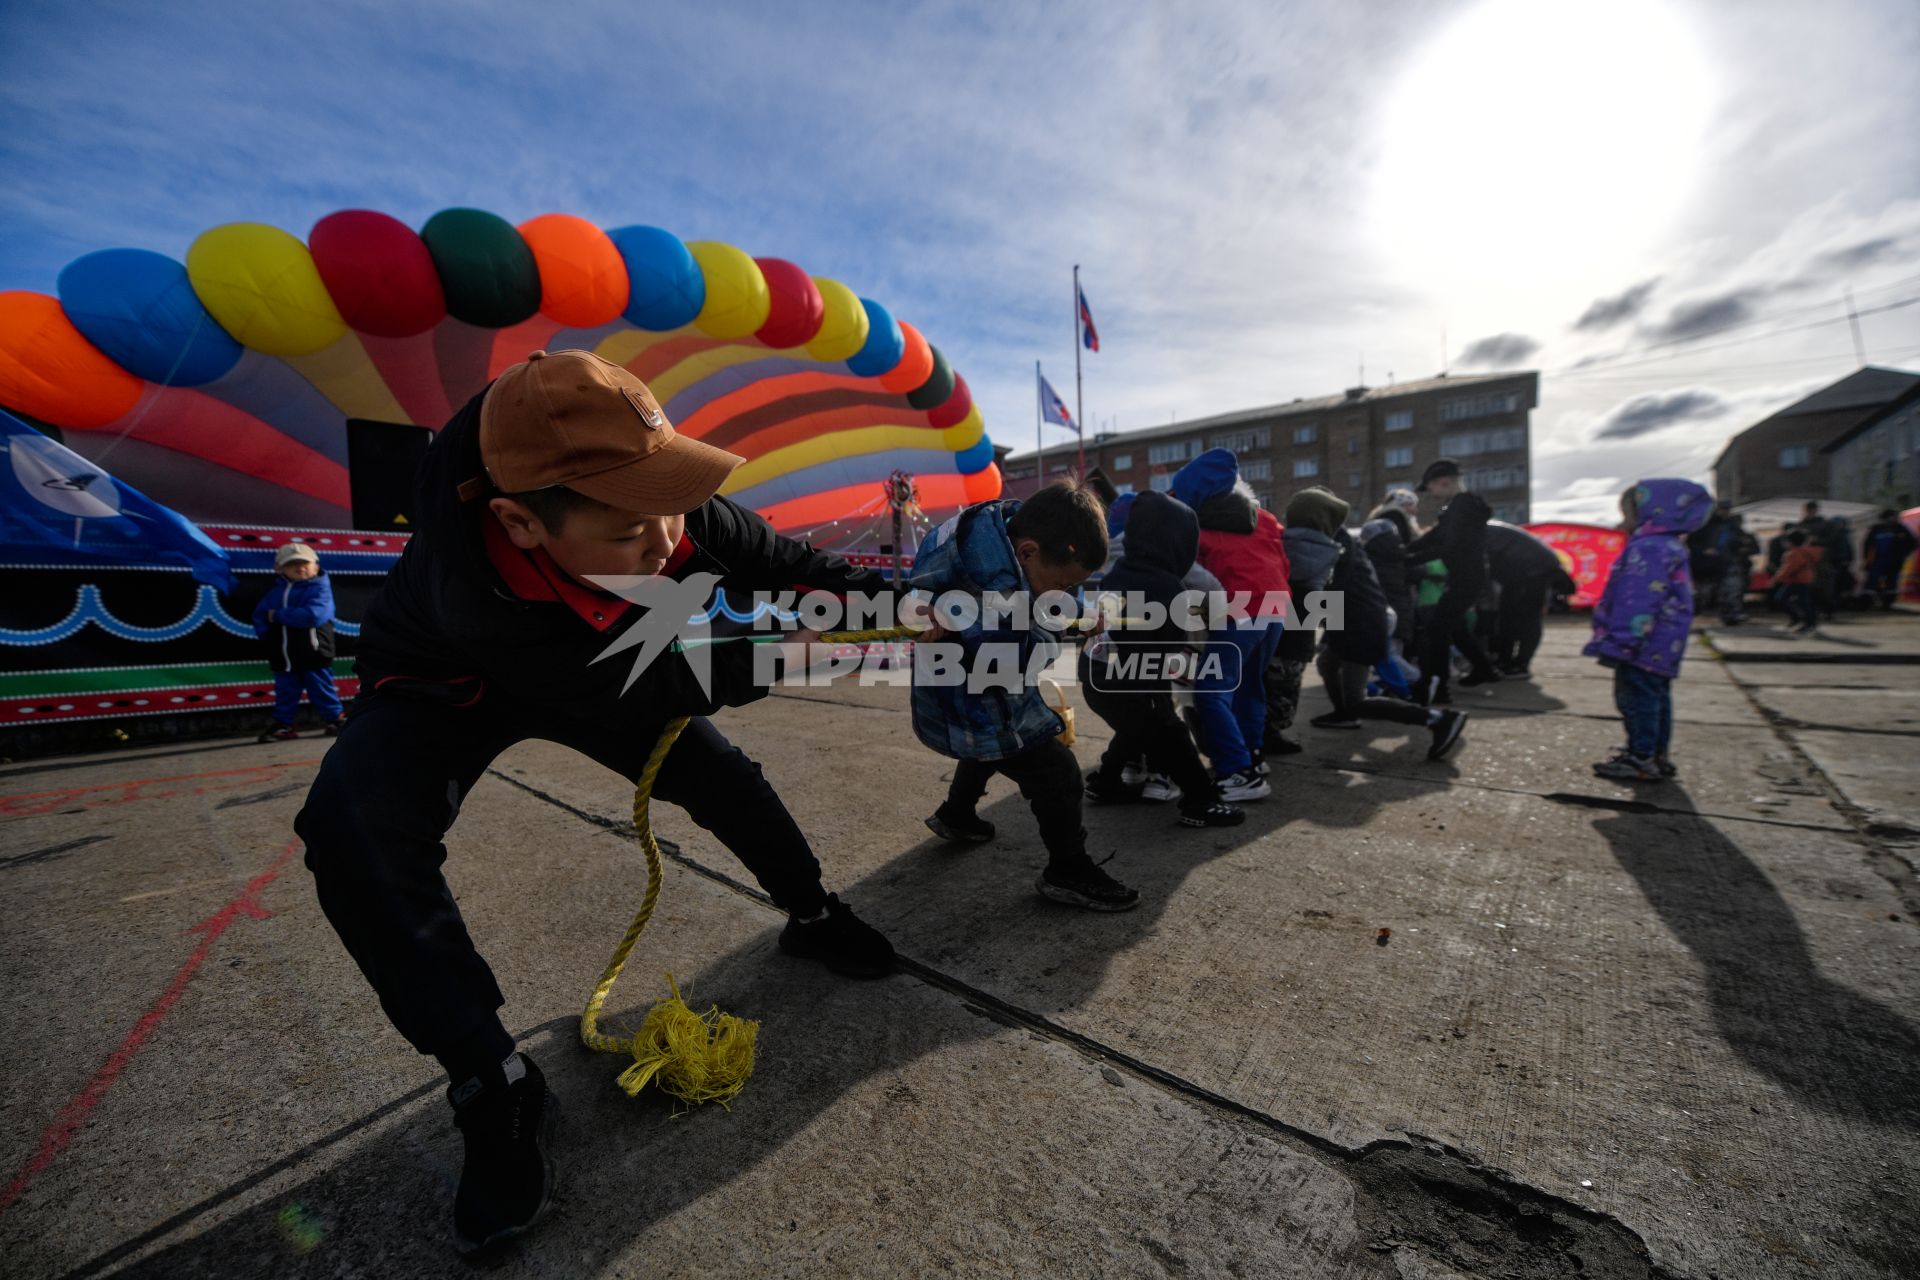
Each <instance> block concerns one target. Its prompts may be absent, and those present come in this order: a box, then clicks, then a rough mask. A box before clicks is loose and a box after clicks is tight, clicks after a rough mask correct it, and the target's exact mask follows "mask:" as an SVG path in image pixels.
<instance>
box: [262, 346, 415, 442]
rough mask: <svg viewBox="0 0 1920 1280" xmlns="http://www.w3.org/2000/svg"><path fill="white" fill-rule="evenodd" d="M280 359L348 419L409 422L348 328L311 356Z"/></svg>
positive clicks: (364, 348) (365, 351) (404, 411)
mask: <svg viewBox="0 0 1920 1280" xmlns="http://www.w3.org/2000/svg"><path fill="white" fill-rule="evenodd" d="M280 358H281V359H282V360H284V361H286V362H287V365H288V367H290V368H291V369H292V370H293V371H294V372H295V373H297V374H299V375H300V376H301V377H303V378H305V379H306V380H307V381H308V382H311V383H312V384H313V386H314V389H315V390H316V391H318V392H319V393H320V394H321V395H323V396H325V397H326V398H327V399H328V400H331V401H332V402H333V406H334V408H336V409H338V410H340V412H341V413H344V414H345V415H346V416H347V417H349V418H370V419H372V420H373V421H375V422H409V423H410V422H413V416H412V415H411V414H409V413H408V412H407V411H406V410H405V409H403V408H401V407H400V402H399V401H398V400H396V399H394V398H393V392H391V391H389V390H388V389H387V381H386V379H385V378H383V377H381V376H380V370H379V369H378V368H376V367H375V365H374V363H373V361H372V360H371V359H370V358H369V357H368V356H367V349H366V347H364V346H362V345H361V343H360V336H359V335H358V334H356V333H355V332H354V331H353V330H351V329H349V330H347V331H346V333H344V334H342V335H341V336H340V337H339V338H337V339H335V340H334V341H333V342H332V343H330V344H329V345H327V346H325V347H323V348H321V349H320V350H318V351H315V352H314V353H312V354H311V355H304V356H281V357H280ZM416 425H418V424H416Z"/></svg>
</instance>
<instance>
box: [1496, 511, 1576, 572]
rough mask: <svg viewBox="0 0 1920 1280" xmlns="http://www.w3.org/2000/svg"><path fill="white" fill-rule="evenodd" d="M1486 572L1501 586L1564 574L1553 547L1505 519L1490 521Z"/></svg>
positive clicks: (1564, 570)
mask: <svg viewBox="0 0 1920 1280" xmlns="http://www.w3.org/2000/svg"><path fill="white" fill-rule="evenodd" d="M1487 572H1488V573H1490V574H1492V575H1493V580H1494V581H1495V582H1497V583H1499V584H1500V585H1501V586H1503V587H1504V586H1509V585H1511V584H1513V583H1517V582H1525V581H1526V580H1527V579H1529V578H1552V577H1554V576H1555V575H1556V574H1565V573H1566V569H1565V568H1564V567H1563V566H1562V565H1561V563H1560V557H1559V556H1558V555H1556V554H1555V553H1554V550H1553V548H1552V547H1550V546H1548V545H1547V544H1546V543H1544V542H1542V541H1540V539H1538V538H1536V537H1534V536H1533V535H1532V534H1530V533H1528V532H1527V531H1526V530H1525V529H1522V528H1521V527H1520V526H1519V525H1515V524H1508V523H1507V522H1506V521H1505V520H1489V521H1487Z"/></svg>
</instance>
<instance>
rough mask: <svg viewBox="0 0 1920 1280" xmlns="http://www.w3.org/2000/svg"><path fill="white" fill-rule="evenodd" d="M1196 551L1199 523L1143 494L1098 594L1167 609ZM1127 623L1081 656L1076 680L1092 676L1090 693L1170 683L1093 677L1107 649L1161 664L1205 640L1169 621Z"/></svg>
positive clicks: (1183, 507)
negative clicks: (1131, 598)
mask: <svg viewBox="0 0 1920 1280" xmlns="http://www.w3.org/2000/svg"><path fill="white" fill-rule="evenodd" d="M1199 550H1200V522H1199V520H1198V519H1197V518H1196V517H1195V515H1194V513H1193V509H1192V508H1190V507H1188V506H1187V504H1186V503H1184V502H1181V501H1180V500H1179V499H1177V498H1172V497H1169V496H1167V495H1166V494H1164V493H1143V494H1141V495H1140V496H1139V498H1137V499H1136V500H1135V501H1134V504H1133V510H1132V511H1130V512H1129V513H1128V514H1127V538H1126V546H1125V548H1124V549H1123V551H1122V553H1121V556H1120V559H1119V560H1118V561H1117V562H1115V564H1114V566H1113V568H1112V570H1111V571H1109V572H1108V573H1107V575H1106V577H1104V578H1102V579H1101V580H1100V594H1101V595H1103V596H1106V595H1117V596H1120V597H1122V598H1123V599H1124V598H1125V597H1127V596H1130V595H1135V594H1137V595H1138V596H1139V597H1140V599H1142V600H1145V601H1148V602H1151V603H1153V604H1156V605H1159V606H1160V607H1161V608H1162V609H1166V608H1167V607H1168V606H1170V605H1171V604H1172V603H1173V600H1174V597H1176V596H1178V595H1179V594H1180V593H1181V592H1182V591H1184V590H1185V589H1186V587H1185V584H1184V582H1183V581H1182V580H1183V579H1184V578H1185V577H1186V575H1187V571H1188V570H1189V569H1191V568H1193V561H1194V557H1195V556H1196V555H1198V554H1199ZM1127 621H1129V620H1122V621H1121V622H1120V623H1119V624H1117V625H1116V624H1114V623H1112V622H1110V623H1109V634H1108V635H1107V636H1106V637H1104V640H1105V641H1106V643H1105V644H1101V643H1095V644H1092V645H1090V646H1089V647H1088V650H1087V651H1086V652H1084V653H1082V655H1081V660H1080V661H1081V672H1080V678H1081V679H1082V680H1088V679H1089V672H1090V671H1091V672H1093V674H1092V676H1091V682H1092V684H1093V687H1095V688H1098V689H1101V690H1103V691H1107V692H1119V691H1122V690H1127V691H1145V690H1158V689H1166V688H1170V687H1171V682H1170V681H1168V680H1166V679H1163V678H1155V679H1133V680H1120V679H1114V678H1109V677H1108V676H1107V675H1105V674H1103V671H1104V670H1105V669H1104V668H1103V669H1102V670H1101V671H1095V670H1094V666H1095V661H1094V660H1095V658H1096V657H1100V655H1104V654H1105V653H1107V651H1108V646H1109V645H1113V646H1118V652H1120V653H1123V654H1124V653H1129V652H1132V653H1141V654H1145V653H1148V652H1152V653H1155V654H1157V655H1159V658H1160V661H1161V662H1163V663H1164V661H1165V660H1166V658H1167V657H1168V656H1169V655H1172V654H1176V653H1179V652H1182V651H1184V650H1185V649H1186V648H1187V647H1188V646H1189V645H1190V644H1193V643H1194V642H1196V641H1199V640H1201V639H1204V638H1205V635H1206V632H1205V631H1204V630H1201V631H1189V630H1186V629H1184V628H1182V627H1180V626H1179V625H1178V623H1177V622H1176V621H1175V620H1174V619H1173V618H1172V617H1171V616H1169V617H1168V618H1167V619H1166V620H1165V621H1164V622H1162V623H1161V625H1160V626H1158V627H1153V628H1143V627H1139V626H1129V625H1127ZM1131 621H1134V622H1138V621H1140V620H1139V619H1131ZM1100 661H1103V662H1104V657H1100ZM1162 669H1164V668H1162Z"/></svg>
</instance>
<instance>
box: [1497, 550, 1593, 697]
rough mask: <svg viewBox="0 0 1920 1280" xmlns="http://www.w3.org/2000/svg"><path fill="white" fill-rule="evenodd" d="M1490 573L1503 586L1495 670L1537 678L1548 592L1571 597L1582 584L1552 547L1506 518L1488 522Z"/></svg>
mask: <svg viewBox="0 0 1920 1280" xmlns="http://www.w3.org/2000/svg"><path fill="white" fill-rule="evenodd" d="M1487 572H1488V573H1489V574H1490V575H1491V576H1492V578H1493V580H1494V582H1495V583H1496V584H1497V585H1498V586H1499V588H1500V602H1499V605H1498V613H1497V614H1496V616H1495V620H1494V628H1493V664H1494V669H1495V670H1496V671H1499V672H1500V673H1501V674H1502V675H1508V676H1515V677H1519V678H1522V679H1524V678H1526V677H1528V676H1531V675H1532V674H1533V672H1532V669H1531V668H1532V665H1533V655H1534V653H1535V651H1537V650H1538V649H1539V648H1540V634H1541V630H1542V626H1543V623H1544V620H1545V618H1546V613H1547V596H1548V594H1549V593H1550V592H1555V591H1557V592H1559V593H1560V594H1561V595H1571V594H1573V593H1574V592H1575V591H1577V590H1579V584H1578V583H1576V582H1575V581H1574V580H1573V577H1572V575H1571V574H1569V573H1568V572H1567V570H1566V568H1565V566H1563V565H1562V564H1561V563H1560V557H1559V555H1558V554H1557V553H1556V552H1555V551H1554V549H1553V548H1552V547H1550V546H1548V545H1547V544H1546V543H1544V542H1542V541H1540V539H1538V538H1536V537H1534V536H1533V535H1532V534H1530V533H1528V532H1527V531H1526V530H1525V529H1522V528H1520V527H1519V526H1518V525H1511V524H1508V523H1507V522H1506V521H1504V520H1489V521H1488V522H1487Z"/></svg>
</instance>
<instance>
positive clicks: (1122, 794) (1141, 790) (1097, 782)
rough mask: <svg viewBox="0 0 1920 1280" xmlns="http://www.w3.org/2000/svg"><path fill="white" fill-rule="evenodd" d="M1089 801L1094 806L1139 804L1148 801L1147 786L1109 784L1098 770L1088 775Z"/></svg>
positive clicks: (1119, 783) (1142, 784)
mask: <svg viewBox="0 0 1920 1280" xmlns="http://www.w3.org/2000/svg"><path fill="white" fill-rule="evenodd" d="M1086 787H1087V799H1088V800H1089V801H1090V802H1091V803H1093V804H1139V803H1140V802H1141V801H1143V800H1145V799H1146V790H1147V784H1146V783H1144V782H1142V783H1140V784H1139V785H1138V786H1131V787H1130V786H1128V785H1127V784H1126V783H1124V782H1108V781H1106V780H1105V779H1104V778H1103V776H1102V775H1101V774H1100V772H1099V771H1098V770H1096V771H1094V772H1093V773H1089V774H1088V775H1087V782H1086Z"/></svg>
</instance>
